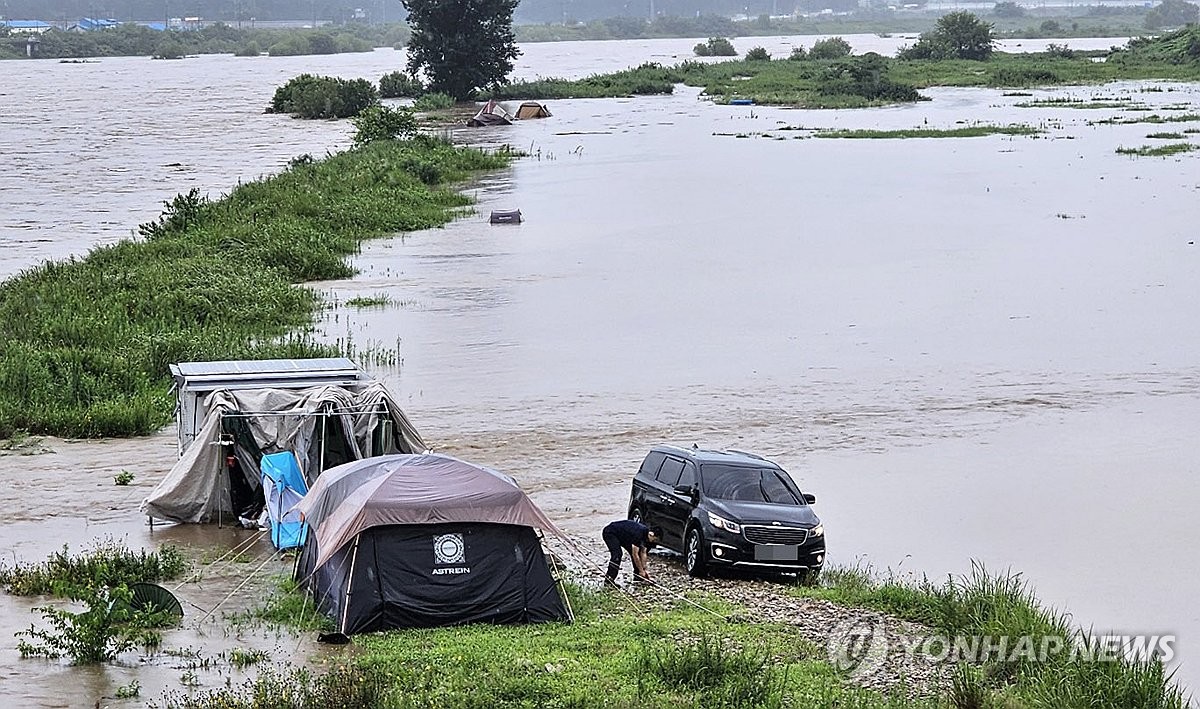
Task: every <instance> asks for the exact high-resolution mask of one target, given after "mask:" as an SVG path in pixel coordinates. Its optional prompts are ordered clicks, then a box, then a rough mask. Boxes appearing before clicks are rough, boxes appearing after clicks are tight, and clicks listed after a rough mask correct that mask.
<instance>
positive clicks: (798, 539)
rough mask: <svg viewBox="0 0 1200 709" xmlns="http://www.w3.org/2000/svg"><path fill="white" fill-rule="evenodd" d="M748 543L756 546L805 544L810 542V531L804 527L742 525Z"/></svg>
mask: <svg viewBox="0 0 1200 709" xmlns="http://www.w3.org/2000/svg"><path fill="white" fill-rule="evenodd" d="M742 534H744V535H745V536H746V541H748V542H752V543H754V544H803V543H804V542H806V541H808V530H807V529H805V528H803V527H775V526H771V527H760V526H757V525H754V526H751V525H742Z"/></svg>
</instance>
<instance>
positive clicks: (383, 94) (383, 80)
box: [379, 71, 425, 98]
mask: <svg viewBox="0 0 1200 709" xmlns="http://www.w3.org/2000/svg"><path fill="white" fill-rule="evenodd" d="M424 91H425V87H424V86H422V85H421V82H420V80H419V79H416V78H414V77H412V76H409V75H408V74H407V73H405V72H403V71H393V72H391V73H390V74H384V75H383V76H381V77H379V97H380V98H416V97H418V96H420V95H421V94H422V93H424Z"/></svg>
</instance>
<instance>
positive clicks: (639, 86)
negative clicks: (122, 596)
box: [487, 12, 1200, 108]
mask: <svg viewBox="0 0 1200 709" xmlns="http://www.w3.org/2000/svg"><path fill="white" fill-rule="evenodd" d="M994 44H995V35H994V32H993V30H992V27H991V25H990V23H986V22H984V21H983V20H981V19H979V18H977V17H976V16H974V15H972V14H971V13H967V12H954V13H949V14H947V15H944V16H943V17H942V18H941V19H940V20H938V23H937V24H936V25H935V26H934V29H932V30H930V31H929V32H926V33H924V34H922V35H921V36H920V38H919V39H918V40H917V41H916V42H915V43H914V44H913V45H911V46H909V47H906V48H904V49H902V50H901V51H900V52H899V55H898V56H897V57H884V56H882V55H879V54H875V53H867V54H864V55H851V54H850V46H849V44H847V43H845V42H844V41H842V40H840V39H839V38H830V39H828V40H824V41H823V42H819V43H817V45H815V46H814V47H813V49H812V50H809V51H805V50H803V49H797V50H794V51H793V53H792V54H791V55H790V56H788V57H779V58H776V57H771V56H769V55H768V54H767V52H766V51H765V50H764V49H762V48H759V47H756V48H753V49H751V50H749V51H748V52H747V53H746V55H745V56H744V57H743V58H742V59H738V60H730V61H721V62H715V63H704V62H699V61H692V60H688V61H684V62H682V63H680V64H677V65H674V66H663V65H661V64H655V63H648V64H643V65H642V66H640V67H637V68H634V69H627V70H624V71H618V72H612V73H609V74H600V75H595V76H590V77H586V78H583V79H578V80H565V79H553V78H550V79H539V80H537V81H523V82H514V83H510V84H503V85H499V86H496V87H494V88H493V89H491V90H490V91H489V92H488V93H487V95H488V96H490V97H491V98H496V99H533V100H544V99H562V98H603V97H615V96H634V95H653V94H669V93H672V92H673V91H674V89H675V86H676V85H678V84H684V85H687V86H695V87H700V88H702V89H703V93H704V95H705V96H707V97H708V98H710V99H711V100H713V101H715V102H718V103H728V102H730V101H735V100H741V101H749V102H753V103H756V104H765V105H780V106H801V107H806V108H856V107H864V106H878V105H884V104H889V103H903V102H909V101H918V100H921V99H922V96H921V95H920V92H919V90H920V89H924V88H928V87H933V86H983V87H1013V88H1025V87H1037V86H1061V85H1080V84H1099V83H1105V82H1110V81H1118V80H1148V79H1158V80H1174V81H1196V80H1200V27H1197V26H1194V25H1193V26H1189V27H1186V28H1183V29H1180V30H1177V31H1175V32H1170V33H1167V34H1164V35H1161V36H1159V37H1156V38H1139V39H1134V40H1130V41H1129V42H1128V43H1127V45H1126V46H1125V47H1122V48H1114V49H1112V50H1107V51H1099V52H1079V51H1075V50H1072V49H1071V48H1070V47H1068V46H1065V45H1063V46H1059V45H1051V46H1050V47H1048V48H1047V50H1046V51H1044V52H1031V53H1022V54H1012V53H1005V52H997V51H995V49H994ZM818 48H819V51H818ZM697 49H698V50H699V47H698V48H697ZM706 49H707V46H706Z"/></svg>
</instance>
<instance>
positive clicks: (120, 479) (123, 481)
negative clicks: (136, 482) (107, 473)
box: [113, 470, 133, 486]
mask: <svg viewBox="0 0 1200 709" xmlns="http://www.w3.org/2000/svg"><path fill="white" fill-rule="evenodd" d="M113 482H114V483H115V484H117V485H121V486H124V485H128V484H129V483H131V482H133V473H131V472H129V471H128V470H122V471H121V472H119V473H117V474H116V475H114V476H113Z"/></svg>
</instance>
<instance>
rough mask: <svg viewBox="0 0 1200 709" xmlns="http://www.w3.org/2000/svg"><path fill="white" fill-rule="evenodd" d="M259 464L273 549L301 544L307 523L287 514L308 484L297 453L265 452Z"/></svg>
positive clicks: (305, 490) (302, 495) (306, 490)
mask: <svg viewBox="0 0 1200 709" xmlns="http://www.w3.org/2000/svg"><path fill="white" fill-rule="evenodd" d="M259 467H260V468H261V469H262V482H263V496H264V497H265V498H266V500H267V518H268V519H270V520H271V543H272V544H274V545H275V548H276V549H293V548H295V547H299V546H301V545H303V544H304V538H305V537H306V536H307V531H308V525H306V524H304V523H303V522H301V521H299V520H298V519H294V518H293V517H292V516H290V515H287V514H286V513H287V511H288V510H290V509H291V508H292V506H293V505H295V504H296V503H297V502H299V501H300V500H302V499H304V496H305V495H306V494H308V485H307V484H306V483H305V482H304V475H303V474H301V472H300V464H299V463H297V462H296V456H295V455H294V454H293V453H292V452H291V451H284V452H282V453H271V454H269V455H264V456H263V457H262V461H260V462H259Z"/></svg>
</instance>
